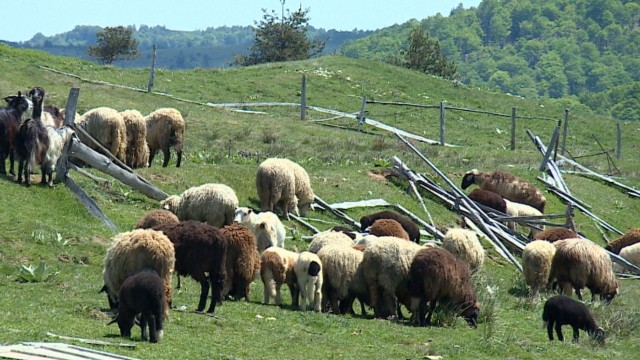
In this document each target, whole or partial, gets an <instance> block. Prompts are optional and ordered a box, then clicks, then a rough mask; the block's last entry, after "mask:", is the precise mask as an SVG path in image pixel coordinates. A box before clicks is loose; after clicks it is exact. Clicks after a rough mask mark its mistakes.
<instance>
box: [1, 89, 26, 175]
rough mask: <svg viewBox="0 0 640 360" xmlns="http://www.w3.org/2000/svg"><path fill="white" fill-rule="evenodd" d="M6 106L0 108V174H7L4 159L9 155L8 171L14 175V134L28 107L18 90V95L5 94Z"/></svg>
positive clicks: (16, 132)
mask: <svg viewBox="0 0 640 360" xmlns="http://www.w3.org/2000/svg"><path fill="white" fill-rule="evenodd" d="M4 99H5V101H6V102H7V107H5V108H4V109H0V176H7V169H6V168H5V164H4V163H5V160H6V159H7V157H9V166H10V168H9V173H10V174H11V175H15V171H14V156H15V155H14V152H15V144H16V135H17V134H18V129H19V127H20V121H21V119H22V114H24V113H25V111H27V109H29V102H28V101H27V99H26V98H25V97H24V96H22V93H21V92H20V91H18V96H7V97H5V98H4Z"/></svg>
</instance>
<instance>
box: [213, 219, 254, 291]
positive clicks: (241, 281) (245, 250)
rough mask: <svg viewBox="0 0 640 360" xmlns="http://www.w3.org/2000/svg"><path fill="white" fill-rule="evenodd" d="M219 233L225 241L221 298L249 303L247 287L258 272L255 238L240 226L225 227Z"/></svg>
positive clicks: (249, 231)
mask: <svg viewBox="0 0 640 360" xmlns="http://www.w3.org/2000/svg"><path fill="white" fill-rule="evenodd" d="M220 232H222V235H224V237H225V238H226V240H227V261H226V265H225V266H226V269H227V281H226V283H225V287H224V289H223V290H222V296H227V295H229V296H232V297H234V298H235V299H236V300H240V299H242V298H245V299H246V300H247V301H249V287H250V285H251V282H252V281H253V279H255V278H256V276H257V275H258V272H259V271H260V254H258V251H257V250H256V237H255V235H253V233H252V232H251V230H249V229H247V228H246V227H244V226H242V225H240V224H231V225H227V226H225V227H223V228H222V229H220Z"/></svg>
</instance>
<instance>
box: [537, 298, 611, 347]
mask: <svg viewBox="0 0 640 360" xmlns="http://www.w3.org/2000/svg"><path fill="white" fill-rule="evenodd" d="M542 321H543V322H544V325H545V326H546V328H547V334H548V335H549V340H550V341H553V327H554V324H555V328H556V334H557V335H558V340H560V341H564V336H562V325H570V326H571V328H573V342H578V338H579V337H580V334H579V332H580V331H579V330H580V329H582V330H584V331H586V332H587V334H589V336H590V337H592V338H593V339H594V340H596V341H597V342H598V343H600V344H604V338H605V334H604V330H602V328H601V327H598V325H596V321H595V320H594V319H593V315H591V312H590V311H589V308H587V307H586V306H585V305H584V304H583V303H581V302H578V301H575V300H573V299H572V298H570V297H568V296H564V295H556V296H553V297H551V298H549V300H547V302H545V303H544V309H543V310H542Z"/></svg>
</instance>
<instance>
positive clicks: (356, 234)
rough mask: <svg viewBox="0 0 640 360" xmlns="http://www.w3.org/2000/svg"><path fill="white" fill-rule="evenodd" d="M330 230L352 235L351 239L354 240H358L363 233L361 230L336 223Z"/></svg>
mask: <svg viewBox="0 0 640 360" xmlns="http://www.w3.org/2000/svg"><path fill="white" fill-rule="evenodd" d="M329 230H331V231H335V232H341V233H344V234H345V235H347V236H348V237H350V238H351V240H353V241H358V240H360V239H361V238H362V234H361V233H360V232H359V231H355V230H353V229H351V228H348V227H344V226H340V225H336V226H334V227H332V228H331V229H329Z"/></svg>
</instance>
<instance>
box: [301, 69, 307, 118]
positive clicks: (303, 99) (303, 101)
mask: <svg viewBox="0 0 640 360" xmlns="http://www.w3.org/2000/svg"><path fill="white" fill-rule="evenodd" d="M306 117H307V75H305V74H302V89H301V90H300V120H305V118H306Z"/></svg>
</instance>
